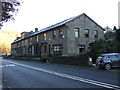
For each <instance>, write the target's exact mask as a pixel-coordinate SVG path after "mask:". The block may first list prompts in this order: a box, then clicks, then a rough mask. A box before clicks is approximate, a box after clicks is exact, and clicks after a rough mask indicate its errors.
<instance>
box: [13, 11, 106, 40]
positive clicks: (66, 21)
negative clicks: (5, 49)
mask: <svg viewBox="0 0 120 90" xmlns="http://www.w3.org/2000/svg"><path fill="white" fill-rule="evenodd" d="M83 15H85V16H87V15H86V14H85V13H82V14H80V15H78V16H75V17H72V18H69V19H66V20H64V21H62V22H59V23H56V24H54V25H51V26H49V27H46V28H43V29H41V30H39V31H38V32H34V33H33V34H31V35H30V36H29V37H32V36H34V35H37V34H39V33H42V32H45V31H48V30H51V29H53V28H56V27H59V26H62V25H64V24H66V23H68V22H70V21H72V20H75V19H76V18H78V17H81V16H83ZM87 17H88V16H87ZM88 18H89V19H90V20H91V21H93V22H94V23H95V24H96V25H98V24H97V23H96V22H95V21H94V20H92V19H91V18H90V17H88ZM98 26H99V27H100V28H102V27H101V26H100V25H98ZM102 29H103V28H102ZM103 30H104V29H103ZM29 37H27V38H29ZM24 39H26V38H24ZM20 40H22V39H19V40H15V41H14V42H18V41H20Z"/></svg>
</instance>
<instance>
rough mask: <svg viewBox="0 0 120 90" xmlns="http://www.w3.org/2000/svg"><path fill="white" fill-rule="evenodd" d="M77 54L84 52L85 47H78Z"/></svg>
mask: <svg viewBox="0 0 120 90" xmlns="http://www.w3.org/2000/svg"><path fill="white" fill-rule="evenodd" d="M79 52H80V53H81V52H85V45H80V46H79Z"/></svg>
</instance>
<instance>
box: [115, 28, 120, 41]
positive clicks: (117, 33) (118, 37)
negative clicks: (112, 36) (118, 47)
mask: <svg viewBox="0 0 120 90" xmlns="http://www.w3.org/2000/svg"><path fill="white" fill-rule="evenodd" d="M116 40H117V41H118V42H120V29H117V30H116Z"/></svg>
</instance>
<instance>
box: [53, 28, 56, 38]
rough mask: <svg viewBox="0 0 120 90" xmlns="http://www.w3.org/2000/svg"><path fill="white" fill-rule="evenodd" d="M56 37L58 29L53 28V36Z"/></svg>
mask: <svg viewBox="0 0 120 90" xmlns="http://www.w3.org/2000/svg"><path fill="white" fill-rule="evenodd" d="M55 37H56V31H55V30H53V38H55Z"/></svg>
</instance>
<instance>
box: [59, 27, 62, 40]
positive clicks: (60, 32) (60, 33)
mask: <svg viewBox="0 0 120 90" xmlns="http://www.w3.org/2000/svg"><path fill="white" fill-rule="evenodd" d="M59 37H60V38H62V37H63V32H62V30H61V29H59Z"/></svg>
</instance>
